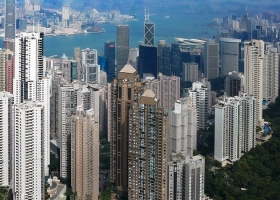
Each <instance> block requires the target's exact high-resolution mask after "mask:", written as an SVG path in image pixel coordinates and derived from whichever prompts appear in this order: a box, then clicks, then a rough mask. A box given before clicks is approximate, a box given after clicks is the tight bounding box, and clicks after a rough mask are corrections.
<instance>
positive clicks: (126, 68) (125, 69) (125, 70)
mask: <svg viewBox="0 0 280 200" xmlns="http://www.w3.org/2000/svg"><path fill="white" fill-rule="evenodd" d="M120 72H122V73H129V74H133V73H135V72H136V70H135V69H134V68H133V67H132V66H131V65H130V64H126V65H125V66H124V67H123V68H122V69H121V71H120Z"/></svg>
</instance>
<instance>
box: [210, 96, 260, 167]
mask: <svg viewBox="0 0 280 200" xmlns="http://www.w3.org/2000/svg"><path fill="white" fill-rule="evenodd" d="M255 117H256V99H255V97H254V96H252V95H247V94H246V93H243V92H240V93H239V96H235V97H226V96H224V99H223V100H221V101H219V102H218V103H217V104H216V105H215V147H214V158H215V159H216V160H218V161H219V162H223V161H225V160H230V161H232V162H234V161H237V160H239V158H240V157H241V156H242V152H248V151H250V150H251V149H252V148H253V147H255V146H256V124H257V119H256V118H255Z"/></svg>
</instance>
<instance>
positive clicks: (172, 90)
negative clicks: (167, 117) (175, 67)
mask: <svg viewBox="0 0 280 200" xmlns="http://www.w3.org/2000/svg"><path fill="white" fill-rule="evenodd" d="M146 87H147V88H148V89H151V90H152V91H153V92H154V93H155V95H156V97H157V98H158V100H159V106H160V107H163V108H164V112H168V111H169V110H170V109H172V108H174V104H175V102H176V101H177V100H178V99H179V98H180V78H179V77H177V76H165V75H163V74H161V73H160V74H159V75H158V78H157V79H153V80H150V81H146Z"/></svg>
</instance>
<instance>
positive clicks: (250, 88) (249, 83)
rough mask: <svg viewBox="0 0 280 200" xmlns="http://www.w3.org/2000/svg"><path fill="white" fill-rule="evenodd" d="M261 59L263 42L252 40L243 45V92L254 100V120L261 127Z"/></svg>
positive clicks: (262, 57)
mask: <svg viewBox="0 0 280 200" xmlns="http://www.w3.org/2000/svg"><path fill="white" fill-rule="evenodd" d="M263 59H264V42H263V41H262V40H252V41H250V42H246V43H245V44H244V92H246V93H247V94H248V95H253V96H254V97H255V98H256V119H257V124H258V126H263V118H262V101H263Z"/></svg>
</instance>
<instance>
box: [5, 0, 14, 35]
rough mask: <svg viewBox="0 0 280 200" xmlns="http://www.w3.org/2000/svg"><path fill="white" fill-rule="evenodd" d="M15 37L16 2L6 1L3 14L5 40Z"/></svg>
mask: <svg viewBox="0 0 280 200" xmlns="http://www.w3.org/2000/svg"><path fill="white" fill-rule="evenodd" d="M15 37H16V1H15V0H6V12H5V40H9V39H10V40H13V39H15Z"/></svg>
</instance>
